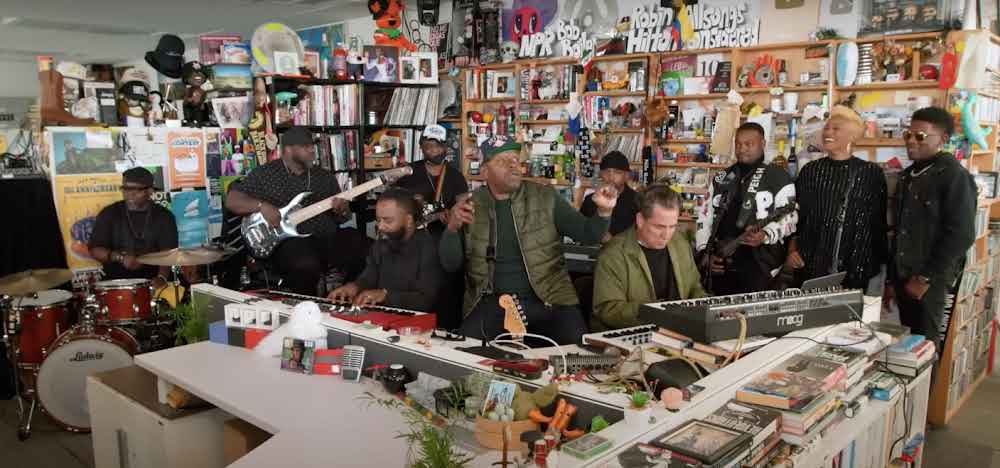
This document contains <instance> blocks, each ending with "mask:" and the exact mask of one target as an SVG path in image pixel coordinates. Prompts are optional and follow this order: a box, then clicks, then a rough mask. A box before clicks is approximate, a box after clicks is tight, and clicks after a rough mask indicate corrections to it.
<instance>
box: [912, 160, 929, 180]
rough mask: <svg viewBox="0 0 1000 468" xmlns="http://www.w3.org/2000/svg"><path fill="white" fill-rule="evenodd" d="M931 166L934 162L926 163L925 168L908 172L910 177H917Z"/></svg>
mask: <svg viewBox="0 0 1000 468" xmlns="http://www.w3.org/2000/svg"><path fill="white" fill-rule="evenodd" d="M932 167H934V163H930V164H928V165H927V167H925V168H923V169H921V170H919V171H913V172H912V173H911V174H910V177H913V178H917V177H920V176H922V175H924V173H925V172H927V171H928V170H929V169H930V168H932Z"/></svg>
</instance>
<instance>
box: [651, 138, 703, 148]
mask: <svg viewBox="0 0 1000 468" xmlns="http://www.w3.org/2000/svg"><path fill="white" fill-rule="evenodd" d="M711 142H712V139H711V138H674V139H671V140H667V141H666V143H660V146H661V147H663V146H670V145H707V144H709V143H711Z"/></svg>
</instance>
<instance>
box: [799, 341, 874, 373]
mask: <svg viewBox="0 0 1000 468" xmlns="http://www.w3.org/2000/svg"><path fill="white" fill-rule="evenodd" d="M805 355H806V356H812V357H815V358H818V359H825V360H827V361H830V362H832V363H834V364H837V365H839V366H841V367H843V368H844V371H845V372H846V373H847V375H848V376H851V375H854V374H857V373H858V372H861V371H862V370H863V369H864V367H865V364H866V363H867V362H868V355H867V354H865V353H864V351H858V350H854V349H848V348H842V347H839V346H830V345H818V346H813V347H812V348H810V349H809V350H808V351H806V352H805Z"/></svg>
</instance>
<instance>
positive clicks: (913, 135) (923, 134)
mask: <svg viewBox="0 0 1000 468" xmlns="http://www.w3.org/2000/svg"><path fill="white" fill-rule="evenodd" d="M932 136H938V135H934V134H929V133H927V132H911V131H909V130H906V131H904V132H903V141H907V140H909V139H910V138H915V139H916V140H917V143H923V142H924V140H926V139H928V138H930V137H932Z"/></svg>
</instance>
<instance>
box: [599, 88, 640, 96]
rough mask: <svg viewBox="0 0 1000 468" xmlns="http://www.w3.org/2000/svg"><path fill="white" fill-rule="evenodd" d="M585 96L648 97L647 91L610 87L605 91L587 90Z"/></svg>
mask: <svg viewBox="0 0 1000 468" xmlns="http://www.w3.org/2000/svg"><path fill="white" fill-rule="evenodd" d="M583 95H584V96H607V97H646V92H645V91H625V90H621V89H608V90H604V91H587V92H585V93H583Z"/></svg>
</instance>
